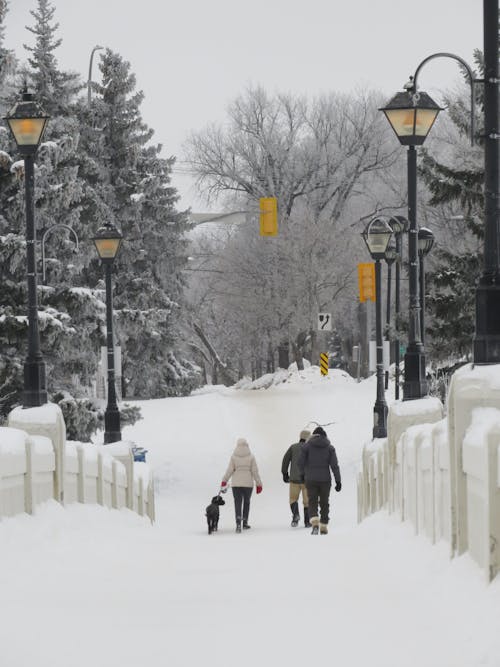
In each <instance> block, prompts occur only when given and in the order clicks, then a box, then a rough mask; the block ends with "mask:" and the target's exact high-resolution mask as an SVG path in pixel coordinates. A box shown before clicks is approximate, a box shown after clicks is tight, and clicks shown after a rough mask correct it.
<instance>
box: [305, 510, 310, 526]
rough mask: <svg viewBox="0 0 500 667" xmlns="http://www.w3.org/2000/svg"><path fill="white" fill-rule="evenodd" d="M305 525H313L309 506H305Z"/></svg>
mask: <svg viewBox="0 0 500 667" xmlns="http://www.w3.org/2000/svg"><path fill="white" fill-rule="evenodd" d="M304 526H305V527H306V528H310V527H311V522H310V521H309V509H308V508H307V507H304Z"/></svg>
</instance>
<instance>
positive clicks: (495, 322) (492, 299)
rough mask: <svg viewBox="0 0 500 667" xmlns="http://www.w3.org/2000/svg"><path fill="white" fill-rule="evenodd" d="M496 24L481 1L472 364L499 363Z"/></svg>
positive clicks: (489, 3) (499, 76)
mask: <svg viewBox="0 0 500 667" xmlns="http://www.w3.org/2000/svg"><path fill="white" fill-rule="evenodd" d="M498 20H499V9H498V0H484V1H483V24H484V265H483V273H482V275H481V278H480V279H479V285H478V287H477V289H476V332H475V335H474V345H473V350H474V363H475V364H498V363H500V216H499V210H498V208H499V202H500V170H499V163H500V147H499V145H498V142H499V140H500V127H499V125H498V117H499V100H498V84H499V82H500V71H499V65H498Z"/></svg>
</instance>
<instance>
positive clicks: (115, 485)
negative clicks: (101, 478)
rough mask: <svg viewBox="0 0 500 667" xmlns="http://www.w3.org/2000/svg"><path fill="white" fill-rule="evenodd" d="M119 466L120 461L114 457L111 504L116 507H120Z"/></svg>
mask: <svg viewBox="0 0 500 667" xmlns="http://www.w3.org/2000/svg"><path fill="white" fill-rule="evenodd" d="M118 466H119V463H118V461H117V460H116V459H114V460H113V464H112V468H111V470H112V474H113V483H112V485H111V506H112V507H113V508H114V509H118V472H117V468H118Z"/></svg>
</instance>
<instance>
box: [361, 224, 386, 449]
mask: <svg viewBox="0 0 500 667" xmlns="http://www.w3.org/2000/svg"><path fill="white" fill-rule="evenodd" d="M362 236H363V239H364V240H365V243H366V247H367V248H368V250H369V252H370V255H371V256H372V259H373V260H375V331H376V345H377V398H376V400H375V406H374V408H373V437H374V438H385V437H387V403H386V402H385V394H384V348H383V341H382V300H381V292H382V290H381V269H380V260H382V259H385V252H386V250H387V245H388V244H389V240H390V238H391V236H392V229H391V227H390V225H389V224H388V222H387V221H386V220H385V219H384V218H374V219H373V220H372V221H371V222H369V223H368V225H367V226H366V229H365V231H364V232H363V234H362Z"/></svg>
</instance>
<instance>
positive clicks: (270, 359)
mask: <svg viewBox="0 0 500 667" xmlns="http://www.w3.org/2000/svg"><path fill="white" fill-rule="evenodd" d="M266 371H267V372H268V373H274V371H275V368H274V351H273V346H272V345H271V343H270V342H269V345H268V347H267V362H266Z"/></svg>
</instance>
